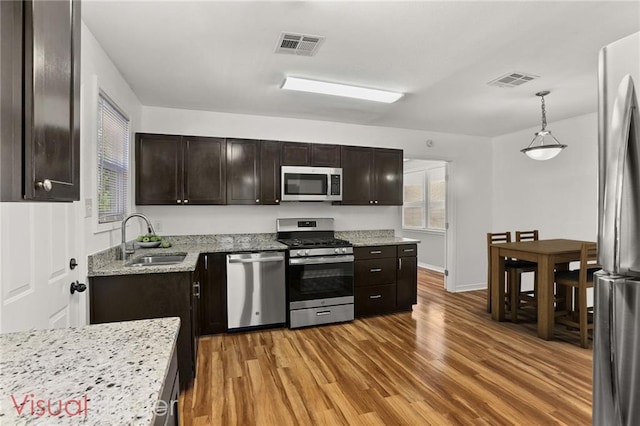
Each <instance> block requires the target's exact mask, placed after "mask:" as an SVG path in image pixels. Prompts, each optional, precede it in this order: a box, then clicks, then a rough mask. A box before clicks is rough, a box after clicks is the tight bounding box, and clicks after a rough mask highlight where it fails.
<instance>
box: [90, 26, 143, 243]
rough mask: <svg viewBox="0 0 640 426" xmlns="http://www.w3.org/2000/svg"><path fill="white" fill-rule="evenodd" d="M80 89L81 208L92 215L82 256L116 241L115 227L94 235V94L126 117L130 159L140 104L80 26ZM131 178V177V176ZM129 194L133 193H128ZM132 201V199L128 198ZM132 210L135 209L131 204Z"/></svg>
mask: <svg viewBox="0 0 640 426" xmlns="http://www.w3.org/2000/svg"><path fill="white" fill-rule="evenodd" d="M81 81H82V87H81V98H82V99H81V106H82V110H81V111H82V119H81V123H82V125H81V140H82V147H81V154H82V161H81V169H80V172H81V176H82V187H81V190H82V196H81V203H82V206H84V205H85V202H87V201H86V200H90V203H91V206H92V209H91V210H92V214H91V216H89V217H86V216H87V215H86V214H85V215H83V216H85V219H84V223H83V229H84V230H85V232H84V235H85V238H84V244H85V249H84V251H85V253H87V254H92V253H95V252H98V251H101V250H104V249H106V248H109V247H111V246H114V245H116V244H118V243H119V242H120V229H119V224H116V225H114V228H115V229H114V230H112V231H105V230H104V228H101V229H100V230H101V231H102V232H96V231H97V230H98V228H97V213H98V212H97V200H96V195H97V189H96V187H97V173H98V172H97V153H96V147H97V108H98V107H97V105H98V93H99V90H102V91H103V92H104V93H105V94H106V95H107V96H108V97H109V98H111V100H112V101H113V102H115V103H116V105H117V106H118V107H119V108H120V109H122V110H123V112H124V113H125V114H127V115H128V116H129V119H130V126H131V141H130V147H131V155H130V158H133V145H134V134H135V132H136V131H137V129H138V127H139V126H140V114H141V104H140V101H139V100H138V98H137V97H136V94H135V93H134V92H133V90H131V87H130V86H129V84H128V83H127V81H126V80H125V79H124V77H123V76H122V74H120V71H119V70H118V69H117V68H116V66H115V65H114V64H113V62H111V59H110V58H109V57H108V56H107V54H106V53H105V51H104V50H103V49H102V46H100V44H99V43H98V41H97V40H96V38H95V37H94V36H93V34H92V33H91V31H90V30H89V29H88V28H87V26H86V25H85V24H84V22H83V23H82V80H81ZM131 176H133V174H131ZM131 194H133V192H131ZM130 198H131V199H132V197H130ZM131 206H132V209H133V208H134V207H135V206H134V203H133V202H131Z"/></svg>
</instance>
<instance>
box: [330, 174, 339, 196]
mask: <svg viewBox="0 0 640 426" xmlns="http://www.w3.org/2000/svg"><path fill="white" fill-rule="evenodd" d="M330 195H340V175H331V194H330Z"/></svg>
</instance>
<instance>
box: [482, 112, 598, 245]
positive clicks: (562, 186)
mask: <svg viewBox="0 0 640 426" xmlns="http://www.w3.org/2000/svg"><path fill="white" fill-rule="evenodd" d="M548 129H549V130H551V131H552V133H553V134H554V136H555V137H556V138H557V139H558V140H559V141H560V142H561V143H563V144H566V145H568V147H567V148H566V149H565V150H563V151H562V152H561V153H560V154H558V156H557V157H556V158H553V159H551V160H548V161H534V160H531V159H529V158H528V157H527V156H525V155H523V154H522V153H521V152H520V149H522V148H524V147H526V146H527V145H528V144H529V142H530V141H531V139H532V138H533V133H534V132H536V131H538V130H539V128H538V127H536V128H531V129H527V130H522V131H520V132H516V133H512V134H508V135H504V136H501V137H498V138H495V139H494V140H493V141H492V145H493V176H492V181H493V188H494V189H493V197H492V204H493V219H492V222H491V231H493V232H504V231H508V230H510V231H512V232H513V231H516V230H529V229H538V230H540V238H570V239H579V240H580V239H582V240H589V241H595V240H596V237H597V230H598V229H597V227H598V222H597V219H598V207H597V206H598V204H597V203H598V186H597V174H598V146H597V139H598V123H597V115H596V114H595V113H593V114H587V115H582V116H579V117H575V118H571V119H567V120H562V121H551V122H550V123H549V125H548ZM487 232H488V231H487Z"/></svg>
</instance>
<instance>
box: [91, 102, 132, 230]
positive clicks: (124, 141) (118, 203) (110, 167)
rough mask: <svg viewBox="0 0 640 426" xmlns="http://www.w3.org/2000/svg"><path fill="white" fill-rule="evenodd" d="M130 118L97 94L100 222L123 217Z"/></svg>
mask: <svg viewBox="0 0 640 426" xmlns="http://www.w3.org/2000/svg"><path fill="white" fill-rule="evenodd" d="M128 182H129V120H128V119H127V117H125V116H124V115H123V114H122V113H121V112H120V111H119V110H118V108H117V107H116V106H115V105H113V104H112V103H111V102H110V101H109V99H108V98H106V97H105V96H104V95H102V94H100V95H99V97H98V197H97V199H98V223H109V222H116V221H120V220H122V219H124V217H125V215H126V211H127V194H128V187H129V184H128Z"/></svg>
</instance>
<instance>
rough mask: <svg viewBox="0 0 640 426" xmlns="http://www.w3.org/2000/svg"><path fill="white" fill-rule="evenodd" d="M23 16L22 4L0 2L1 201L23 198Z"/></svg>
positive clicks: (17, 2)
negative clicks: (0, 41)
mask: <svg viewBox="0 0 640 426" xmlns="http://www.w3.org/2000/svg"><path fill="white" fill-rule="evenodd" d="M22 14H23V3H22V2H19V1H0V35H1V37H0V40H2V43H1V44H0V76H1V77H2V78H1V79H0V201H19V200H22V199H23V197H24V191H23V190H22V179H23V177H24V176H23V164H22V162H23V152H22V146H23V145H22V136H23V134H22V107H23V99H22V79H23V70H22V53H23V49H22V25H23V24H22Z"/></svg>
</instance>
